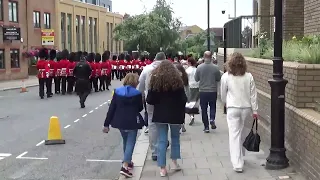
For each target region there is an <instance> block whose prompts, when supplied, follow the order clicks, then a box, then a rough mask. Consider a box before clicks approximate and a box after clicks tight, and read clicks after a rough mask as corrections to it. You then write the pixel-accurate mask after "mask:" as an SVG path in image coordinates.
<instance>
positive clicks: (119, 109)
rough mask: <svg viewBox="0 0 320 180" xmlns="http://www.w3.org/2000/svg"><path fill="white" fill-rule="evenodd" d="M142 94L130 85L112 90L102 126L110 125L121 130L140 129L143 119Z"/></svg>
mask: <svg viewBox="0 0 320 180" xmlns="http://www.w3.org/2000/svg"><path fill="white" fill-rule="evenodd" d="M142 110H143V102H142V94H141V92H140V91H138V90H137V89H136V88H134V87H132V86H122V87H119V88H117V89H115V90H114V94H113V97H112V100H111V104H110V107H109V111H108V113H107V117H106V119H105V121H104V127H109V125H111V126H112V127H113V128H117V129H122V130H134V129H141V128H142V127H143V126H144V121H143V118H142V116H141V115H140V112H141V111H142Z"/></svg>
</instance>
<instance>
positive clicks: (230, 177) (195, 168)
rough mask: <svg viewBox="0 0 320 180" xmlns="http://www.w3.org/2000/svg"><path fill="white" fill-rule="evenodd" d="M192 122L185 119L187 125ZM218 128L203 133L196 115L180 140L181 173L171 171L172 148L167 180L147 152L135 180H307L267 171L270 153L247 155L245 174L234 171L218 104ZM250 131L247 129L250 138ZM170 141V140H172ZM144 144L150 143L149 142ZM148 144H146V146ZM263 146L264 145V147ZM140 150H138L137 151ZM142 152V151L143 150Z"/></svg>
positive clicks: (292, 173)
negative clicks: (267, 159)
mask: <svg viewBox="0 0 320 180" xmlns="http://www.w3.org/2000/svg"><path fill="white" fill-rule="evenodd" d="M188 123H189V119H188V118H186V124H188ZM216 124H217V127H218V128H217V129H216V130H211V132H210V133H209V134H205V133H203V131H202V130H203V125H202V121H201V117H200V115H197V116H196V123H195V124H194V125H193V126H189V125H186V129H187V132H185V133H183V134H182V135H181V137H180V142H181V157H182V159H181V160H179V161H178V162H179V163H180V165H181V167H182V170H181V171H179V172H173V171H170V165H171V160H170V159H169V158H168V157H170V148H169V150H168V153H167V167H168V170H169V174H168V177H160V174H159V168H158V167H157V165H156V162H154V161H152V160H151V153H150V152H148V154H147V157H146V161H145V163H144V166H143V168H142V172H141V173H140V169H138V170H136V171H134V172H133V173H134V175H135V177H134V178H133V179H135V180H165V179H168V180H276V179H287V180H305V178H304V177H303V176H301V175H300V174H299V173H297V172H296V171H295V169H294V167H289V168H287V169H285V170H280V171H268V170H266V169H265V161H266V157H267V155H268V152H266V153H265V152H263V151H262V150H260V152H258V153H252V152H246V156H245V166H244V172H243V173H241V174H239V173H236V172H234V171H233V169H232V164H231V162H230V156H229V142H228V127H227V122H226V116H225V115H224V114H223V106H222V104H221V103H220V102H219V101H218V102H217V117H216ZM248 132H249V130H248V129H246V130H245V134H244V135H247V134H248ZM169 140H170V139H169ZM145 143H148V142H147V141H146V142H145ZM144 145H146V144H144ZM261 145H263V144H261ZM137 151H139V150H137ZM141 152H142V151H141Z"/></svg>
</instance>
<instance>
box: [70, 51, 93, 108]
mask: <svg viewBox="0 0 320 180" xmlns="http://www.w3.org/2000/svg"><path fill="white" fill-rule="evenodd" d="M91 72H92V69H91V67H90V64H89V63H87V62H86V59H85V57H84V56H82V57H81V60H80V62H79V63H78V64H77V65H76V67H75V68H74V70H73V74H74V76H75V77H76V90H77V94H78V96H79V99H80V101H79V102H80V106H81V108H85V107H86V106H85V102H86V99H87V97H88V95H89V94H90V91H91V88H90V85H91V83H90V76H91Z"/></svg>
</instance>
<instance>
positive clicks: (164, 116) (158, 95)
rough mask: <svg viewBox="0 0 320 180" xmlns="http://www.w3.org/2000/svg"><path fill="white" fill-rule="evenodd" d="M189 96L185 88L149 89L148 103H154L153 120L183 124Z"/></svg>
mask: <svg viewBox="0 0 320 180" xmlns="http://www.w3.org/2000/svg"><path fill="white" fill-rule="evenodd" d="M186 102H187V96H186V93H185V92H184V88H181V89H177V90H175V91H168V92H157V91H153V90H149V91H148V95H147V103H148V104H150V105H154V111H153V118H152V122H155V123H167V124H183V123H184V118H185V106H186Z"/></svg>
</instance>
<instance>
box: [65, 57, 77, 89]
mask: <svg viewBox="0 0 320 180" xmlns="http://www.w3.org/2000/svg"><path fill="white" fill-rule="evenodd" d="M75 61H76V53H74V52H72V53H70V55H69V65H68V68H67V81H68V88H67V92H68V94H72V92H73V90H74V84H75V77H74V75H73V69H74V68H75V67H76V64H77V63H76V62H75Z"/></svg>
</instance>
